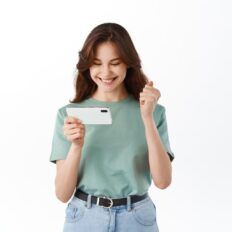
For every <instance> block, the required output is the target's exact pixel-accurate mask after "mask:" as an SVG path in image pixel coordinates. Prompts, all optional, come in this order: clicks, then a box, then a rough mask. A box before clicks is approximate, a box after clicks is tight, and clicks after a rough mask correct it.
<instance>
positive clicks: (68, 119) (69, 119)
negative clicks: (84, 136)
mask: <svg viewBox="0 0 232 232" xmlns="http://www.w3.org/2000/svg"><path fill="white" fill-rule="evenodd" d="M64 122H65V123H80V122H81V120H80V119H79V118H76V117H72V116H67V117H66V118H65V120H64Z"/></svg>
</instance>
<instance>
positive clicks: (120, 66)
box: [89, 42, 127, 92]
mask: <svg viewBox="0 0 232 232" xmlns="http://www.w3.org/2000/svg"><path fill="white" fill-rule="evenodd" d="M95 52H96V53H95V57H94V61H93V64H92V65H91V67H90V68H89V69H90V76H91V78H92V80H93V81H94V82H95V83H96V84H97V86H98V88H99V89H100V90H102V91H104V92H111V91H113V90H116V89H120V88H122V86H123V81H124V79H125V77H126V71H127V65H126V64H125V63H123V61H122V60H121V59H120V57H119V55H118V51H117V47H116V45H115V44H114V43H112V42H103V43H101V44H99V45H98V46H97V48H96V51H95Z"/></svg>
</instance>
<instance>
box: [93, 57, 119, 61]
mask: <svg viewBox="0 0 232 232" xmlns="http://www.w3.org/2000/svg"><path fill="white" fill-rule="evenodd" d="M94 60H99V61H101V60H100V59H98V58H94ZM114 60H120V57H116V58H114V59H112V60H110V61H114Z"/></svg>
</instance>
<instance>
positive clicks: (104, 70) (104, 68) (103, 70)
mask: <svg viewBox="0 0 232 232" xmlns="http://www.w3.org/2000/svg"><path fill="white" fill-rule="evenodd" d="M110 73H111V70H110V67H109V66H108V65H102V67H101V70H100V74H101V77H102V78H104V77H108V76H109V74H110Z"/></svg>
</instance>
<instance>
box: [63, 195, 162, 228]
mask: <svg viewBox="0 0 232 232" xmlns="http://www.w3.org/2000/svg"><path fill="white" fill-rule="evenodd" d="M74 231H75V232H91V231H94V232H158V231H159V229H158V225H157V222H156V207H155V204H154V203H153V201H152V199H151V198H150V196H147V197H146V198H145V199H143V200H141V201H138V202H135V203H131V198H130V196H128V197H127V204H126V205H120V206H113V207H111V208H104V207H103V206H99V205H96V204H94V203H92V202H91V195H88V200H87V201H84V200H81V199H79V198H77V197H75V196H73V197H72V199H71V200H70V202H69V203H68V204H67V206H66V210H65V221H64V227H63V232H74Z"/></svg>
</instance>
